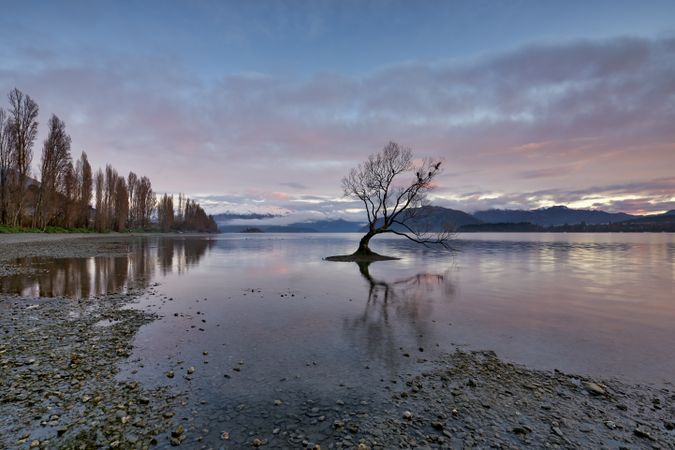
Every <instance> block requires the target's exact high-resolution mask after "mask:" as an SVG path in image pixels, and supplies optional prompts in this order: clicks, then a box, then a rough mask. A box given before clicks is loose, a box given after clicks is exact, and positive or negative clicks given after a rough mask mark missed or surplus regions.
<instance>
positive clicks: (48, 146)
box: [33, 115, 73, 227]
mask: <svg viewBox="0 0 675 450" xmlns="http://www.w3.org/2000/svg"><path fill="white" fill-rule="evenodd" d="M48 126H49V131H48V134H47V139H45V143H44V147H43V149H42V164H41V179H40V188H39V191H38V200H37V205H36V209H35V214H34V218H33V226H38V227H45V226H46V225H48V224H49V223H50V221H51V220H52V218H53V216H54V214H55V213H56V211H58V205H59V204H60V203H62V202H61V201H60V198H59V197H60V196H66V200H69V198H68V196H69V195H68V194H71V192H70V191H72V188H73V186H72V180H71V179H68V178H69V177H72V171H73V169H72V160H71V157H70V142H71V140H70V136H68V133H66V124H65V123H64V122H63V121H62V120H61V119H59V118H58V117H57V116H56V115H52V117H51V118H50V119H49V125H48ZM67 191H68V192H67ZM67 208H68V202H67V201H66V204H65V205H64V208H63V209H62V211H65V210H66V209H67ZM65 216H66V217H67V216H68V214H67V213H66V214H65Z"/></svg>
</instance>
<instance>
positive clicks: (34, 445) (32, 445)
mask: <svg viewBox="0 0 675 450" xmlns="http://www.w3.org/2000/svg"><path fill="white" fill-rule="evenodd" d="M39 446H40V441H38V440H37V439H36V440H34V441H31V443H30V448H38V447H39Z"/></svg>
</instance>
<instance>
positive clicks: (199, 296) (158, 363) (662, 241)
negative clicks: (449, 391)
mask: <svg viewBox="0 0 675 450" xmlns="http://www.w3.org/2000/svg"><path fill="white" fill-rule="evenodd" d="M358 239H359V236H358V235H355V234H311V235H297V234H279V235H272V234H260V235H234V234H232V235H228V234H225V235H219V236H214V237H160V238H157V237H152V238H144V239H140V240H134V241H133V242H131V243H130V244H129V255H128V256H125V257H115V258H113V257H100V258H88V259H71V260H35V261H32V263H33V264H35V265H37V266H38V267H39V268H41V270H42V272H40V273H38V274H36V275H34V276H31V277H25V276H24V277H9V278H6V279H3V280H2V281H0V285H1V286H2V289H3V290H4V291H15V292H22V293H24V294H26V293H28V294H30V293H32V294H35V295H44V296H49V295H64V294H66V295H71V296H75V297H87V296H91V295H95V294H97V293H104V292H106V291H112V290H118V289H120V288H123V287H124V286H127V285H133V284H138V283H140V282H142V283H145V284H150V283H151V292H149V293H148V294H147V295H144V296H143V297H142V298H141V299H140V300H139V303H138V304H137V305H135V306H134V307H141V308H146V309H149V310H152V311H156V312H158V313H159V314H160V315H161V316H162V319H161V320H158V321H155V322H153V323H151V324H149V325H146V326H144V327H143V328H142V329H141V330H140V332H139V334H138V336H137V338H136V348H135V351H134V354H133V355H132V357H131V359H130V361H129V363H127V364H126V365H125V367H124V370H123V374H122V376H124V377H135V378H141V379H143V380H144V381H145V382H146V383H149V384H166V383H167V378H166V376H165V373H166V372H167V371H169V370H174V371H175V372H176V374H177V376H176V378H174V379H173V380H172V381H171V383H172V384H175V385H176V387H177V388H179V389H183V390H185V391H186V392H188V393H189V398H190V400H189V402H188V404H187V405H185V408H186V410H189V411H190V412H191V414H192V415H194V416H195V417H197V419H195V420H196V423H199V421H200V420H201V421H202V422H203V423H204V424H206V423H213V422H214V420H215V421H217V422H218V423H222V424H223V426H225V424H232V423H233V422H234V423H237V421H245V422H246V426H247V427H248V428H246V427H243V424H241V425H242V427H243V428H244V429H251V426H252V425H251V424H252V423H253V424H254V425H255V421H262V422H261V423H260V424H259V425H260V426H263V425H265V423H264V422H265V421H270V420H272V419H270V416H269V414H272V413H269V414H268V415H266V414H267V413H265V412H264V411H267V410H269V409H270V405H271V404H272V402H273V401H274V400H276V399H279V400H282V401H283V402H284V404H289V405H292V404H294V403H301V402H307V401H310V402H316V403H317V404H334V403H335V401H336V399H343V401H348V402H375V401H378V398H379V396H382V395H386V392H387V389H388V388H389V386H391V385H393V384H394V382H395V381H396V380H397V379H398V377H399V376H400V375H401V374H405V373H413V372H415V371H416V370H419V369H420V367H424V364H425V360H430V359H433V357H434V355H437V354H438V353H439V352H448V351H452V350H453V349H455V348H464V349H491V350H494V351H496V352H497V354H498V355H499V356H500V357H502V358H503V359H506V360H509V361H513V362H517V363H522V364H527V365H529V366H531V367H534V368H541V369H554V368H557V369H560V370H563V371H566V372H574V373H581V374H586V375H591V376H594V377H605V378H607V377H617V378H619V379H621V380H624V381H630V382H646V383H659V384H660V383H664V382H674V381H675V235H673V234H465V235H462V236H460V237H459V238H458V239H457V240H456V242H455V248H456V250H457V251H456V252H453V253H449V252H447V251H441V250H433V249H426V248H424V247H420V246H417V245H415V244H413V243H410V242H408V241H406V240H402V239H399V238H394V239H388V238H379V237H378V238H376V239H374V240H373V241H372V244H371V245H372V248H373V249H374V250H375V251H377V252H379V253H382V254H387V255H396V256H400V257H401V258H402V259H401V260H399V261H383V262H376V263H373V264H371V265H369V266H359V265H357V264H355V263H345V262H328V261H324V260H323V259H322V258H323V257H325V256H329V255H335V254H345V253H351V252H352V251H353V250H354V249H355V248H356V245H357V242H358ZM26 263H30V261H27V262H26V261H24V264H26ZM141 280H143V281H141ZM205 353H207V354H205ZM190 366H194V367H195V368H196V372H195V374H194V375H193V376H192V377H191V378H192V379H191V380H188V379H185V378H184V377H183V375H184V374H185V370H186V368H187V367H190ZM363 404H365V403H363ZM272 409H273V407H272ZM247 411H251V412H250V414H247ZM261 411H263V412H262V413H261ZM200 418H201V419H200ZM197 426H199V425H197ZM228 426H230V425H228ZM216 428H217V427H216ZM218 432H219V431H218ZM209 433H211V434H213V432H209ZM209 433H206V435H209ZM213 436H215V434H214V435H213ZM213 436H212V437H213ZM213 438H214V439H215V437H213Z"/></svg>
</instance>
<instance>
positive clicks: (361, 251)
mask: <svg viewBox="0 0 675 450" xmlns="http://www.w3.org/2000/svg"><path fill="white" fill-rule="evenodd" d="M375 234H376V233H374V232H372V231H369V232H368V233H366V234H365V235H364V236H363V237H362V238H361V241H360V242H359V248H358V249H357V250H356V252H354V254H355V255H372V254H373V251H372V250H371V249H370V248H368V243H369V242H370V239H371V238H372V237H373V236H375Z"/></svg>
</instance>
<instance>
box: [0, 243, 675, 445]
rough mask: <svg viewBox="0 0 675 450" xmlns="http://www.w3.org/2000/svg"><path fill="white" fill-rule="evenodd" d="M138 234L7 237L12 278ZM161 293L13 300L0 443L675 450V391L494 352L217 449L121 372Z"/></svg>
mask: <svg viewBox="0 0 675 450" xmlns="http://www.w3.org/2000/svg"><path fill="white" fill-rule="evenodd" d="M129 239H139V237H137V236H132V235H77V236H75V235H66V236H59V235H28V234H27V235H0V249H1V250H0V276H2V275H3V274H9V273H15V272H16V271H21V270H31V268H30V267H20V266H16V265H14V264H12V261H13V260H14V259H15V258H20V257H30V256H48V257H84V256H94V255H101V254H109V255H115V254H120V252H125V251H126V249H127V242H128V240H129ZM154 289H155V286H153V285H152V284H150V285H147V286H146V287H144V288H143V289H142V290H140V289H139V290H134V289H132V290H131V291H124V292H110V293H108V294H107V295H104V296H95V297H94V298H92V299H89V300H81V301H77V300H72V299H66V298H50V299H43V298H29V297H21V296H17V295H9V294H0V336H1V337H0V392H1V394H0V448H31V447H32V448H150V447H153V446H157V447H160V448H165V447H171V446H181V447H184V448H202V447H203V448H220V447H225V448H242V447H256V446H257V447H265V448H316V447H318V446H320V448H361V449H365V448H463V447H476V446H477V447H495V448H523V447H531V448H542V447H554V448H556V447H560V448H616V449H619V448H675V406H674V401H675V391H674V390H673V389H672V386H668V385H667V386H662V387H655V386H651V385H628V384H625V383H621V382H619V381H616V380H591V379H588V378H585V377H581V376H575V375H570V374H565V373H562V372H559V371H553V372H545V371H536V370H531V369H528V368H526V367H522V366H517V365H514V364H509V363H506V362H503V361H501V360H500V359H499V358H497V356H496V355H495V354H493V353H492V352H489V351H486V352H467V353H462V352H458V353H455V354H448V355H444V356H443V357H441V358H438V359H437V360H435V361H426V360H424V359H422V358H421V357H420V356H421V355H413V356H412V357H418V358H419V359H418V361H419V370H418V371H417V372H416V373H402V374H400V375H399V377H398V378H397V379H394V380H389V381H388V382H387V383H383V384H382V385H380V386H374V387H373V390H378V391H380V390H384V391H385V394H386V398H387V401H385V402H369V401H367V400H365V399H362V400H359V399H348V398H347V399H334V402H332V404H315V403H312V402H306V403H303V404H302V405H295V406H293V408H292V409H289V408H290V407H289V405H286V404H285V403H283V402H278V401H277V399H274V398H270V399H269V404H268V405H260V406H257V408H258V410H257V411H254V412H253V413H250V412H249V414H257V415H259V416H260V418H261V419H260V420H259V421H257V422H256V423H255V424H241V423H238V422H237V421H236V420H233V421H232V422H231V423H227V422H226V423H221V422H218V423H215V422H214V423H213V424H212V425H213V428H216V427H217V428H218V429H217V434H218V441H217V442H214V441H213V440H211V439H207V438H204V436H210V435H212V434H213V433H212V431H213V430H205V429H203V428H201V427H196V426H194V425H193V421H192V420H191V418H190V417H189V416H188V415H186V413H184V412H183V409H181V405H185V403H186V401H188V400H189V399H188V398H186V397H185V396H186V395H189V393H186V392H176V391H175V390H174V389H173V388H172V383H171V382H170V381H171V378H169V375H170V374H166V375H167V378H166V379H167V383H166V386H163V387H153V388H149V387H146V386H144V385H143V383H142V382H141V381H140V380H133V379H131V380H128V379H124V380H121V379H119V377H117V375H118V368H117V367H118V365H119V364H121V363H123V362H125V361H127V360H128V359H129V357H130V355H131V354H132V348H133V339H134V336H135V334H136V332H137V331H138V329H139V328H140V327H142V326H143V325H144V324H146V323H148V322H149V321H152V320H155V319H156V316H155V315H153V314H152V313H150V312H146V311H139V310H138V309H133V308H132V309H130V308H125V306H127V305H129V304H132V303H133V302H134V300H135V299H136V298H137V297H138V296H139V295H140V294H141V293H143V294H152V291H153V290H154ZM138 363H139V364H142V361H140V362H138ZM354 370H361V368H355V369H354ZM173 376H175V377H190V376H194V377H197V376H199V371H198V370H197V372H196V373H190V371H189V369H188V370H187V371H186V372H185V373H175V374H173ZM132 378H133V376H132ZM235 427H241V428H246V432H245V433H242V432H239V430H237V429H235Z"/></svg>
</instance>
